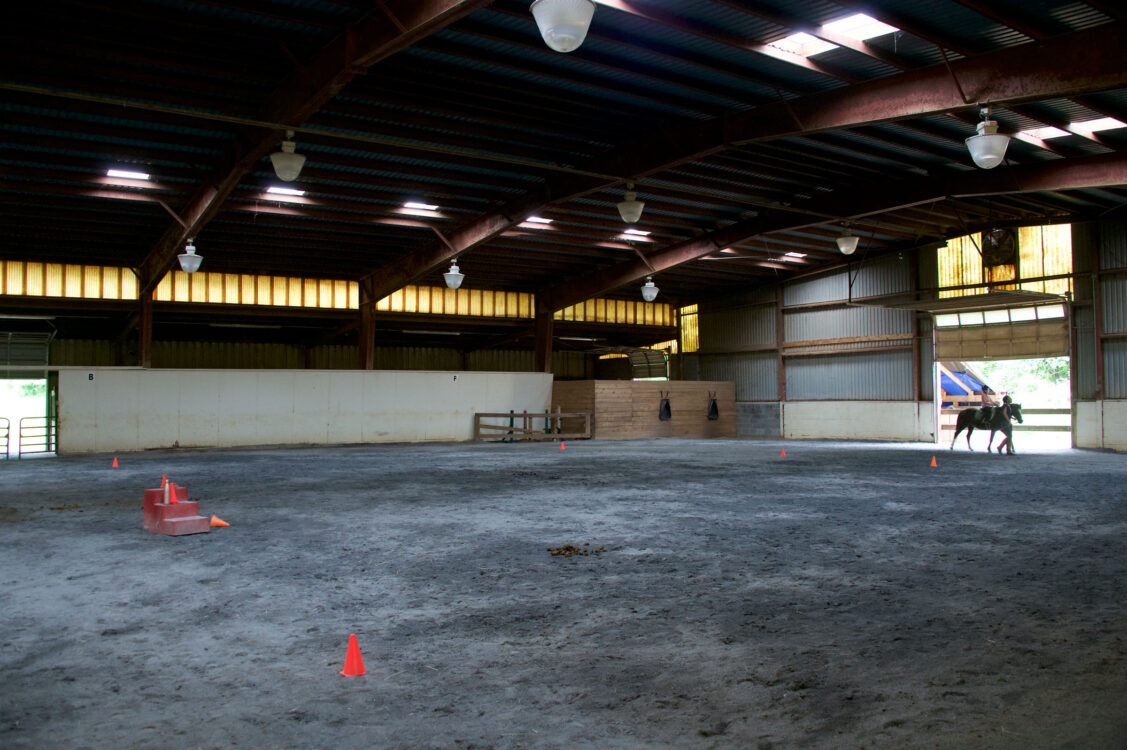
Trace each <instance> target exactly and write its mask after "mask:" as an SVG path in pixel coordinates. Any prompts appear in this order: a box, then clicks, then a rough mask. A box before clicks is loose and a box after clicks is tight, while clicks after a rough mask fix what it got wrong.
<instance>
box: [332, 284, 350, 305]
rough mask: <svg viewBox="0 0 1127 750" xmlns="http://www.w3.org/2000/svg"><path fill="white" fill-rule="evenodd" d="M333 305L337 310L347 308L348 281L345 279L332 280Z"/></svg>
mask: <svg viewBox="0 0 1127 750" xmlns="http://www.w3.org/2000/svg"><path fill="white" fill-rule="evenodd" d="M333 307H335V308H337V309H338V310H347V309H348V282H347V281H339V280H338V281H334V282H333Z"/></svg>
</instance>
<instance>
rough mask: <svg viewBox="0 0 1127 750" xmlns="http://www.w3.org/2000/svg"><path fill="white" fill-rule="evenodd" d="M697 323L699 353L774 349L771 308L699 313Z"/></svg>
mask: <svg viewBox="0 0 1127 750" xmlns="http://www.w3.org/2000/svg"><path fill="white" fill-rule="evenodd" d="M698 320H699V321H700V323H699V325H700V350H701V351H702V352H737V351H743V350H746V349H750V348H752V347H756V346H775V306H774V305H770V306H767V305H757V306H754V307H750V306H749V307H735V308H730V309H726V310H718V311H715V312H701V313H700V317H699V319H698ZM737 398H738V396H737Z"/></svg>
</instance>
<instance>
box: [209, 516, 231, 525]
mask: <svg viewBox="0 0 1127 750" xmlns="http://www.w3.org/2000/svg"><path fill="white" fill-rule="evenodd" d="M230 525H231V524H229V523H227V522H226V521H224V520H223V519H222V518H220V517H219V516H217V515H215V514H214V513H213V514H212V516H211V526H212V528H216V527H219V528H222V527H224V526H230Z"/></svg>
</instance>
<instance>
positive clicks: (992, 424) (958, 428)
mask: <svg viewBox="0 0 1127 750" xmlns="http://www.w3.org/2000/svg"><path fill="white" fill-rule="evenodd" d="M1010 411H1011V412H1012V414H1013V417H1012V418H1013V419H1016V420H1017V421H1018V424H1021V423H1022V418H1021V404H1010ZM976 427H977V428H978V429H980V430H985V429H987V428H989V429H990V440H989V442H987V443H986V452H987V453H989V452H990V448H991V447H992V446H993V443H994V433H996V432H1001V433H1003V434H1004V435H1005V436H1006V437H1005V439H1004V440H1003V441H1002V442H1000V443H998V453H1001V452H1002V448H1003V447H1006V448H1008V449H1009V450H1008V451H1007V453H1011V454H1012V453H1013V452H1014V440H1013V427H1012V426H1010V420H1009V419H1007V418H1006V412H1005V409H1003V408H1002V407H1001V406H995V407H994V412H993V414H991V416H990V419H989V421H987V420H984V419H983V417H982V410H981V409H963V410H962V411H961V412H959V419H958V421H956V422H955V437H953V438H951V450H955V441H956V440H957V439H958V437H959V433H960V432H962V431H963V430H966V431H967V448H968V449H970V450H972V451H973V450H974V448H971V445H970V436H971V434H972V433H973V432H974V430H975V428H976Z"/></svg>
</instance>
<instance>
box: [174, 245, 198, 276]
mask: <svg viewBox="0 0 1127 750" xmlns="http://www.w3.org/2000/svg"><path fill="white" fill-rule="evenodd" d="M193 243H194V240H193V239H192V238H191V237H189V238H188V244H187V245H185V246H184V252H182V253H180V255H179V256H178V257H179V258H180V268H181V269H182V270H183V271H184V273H195V272H196V271H198V270H200V263H203V258H202V257H201V256H199V255H196V246H195V244H193Z"/></svg>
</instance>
